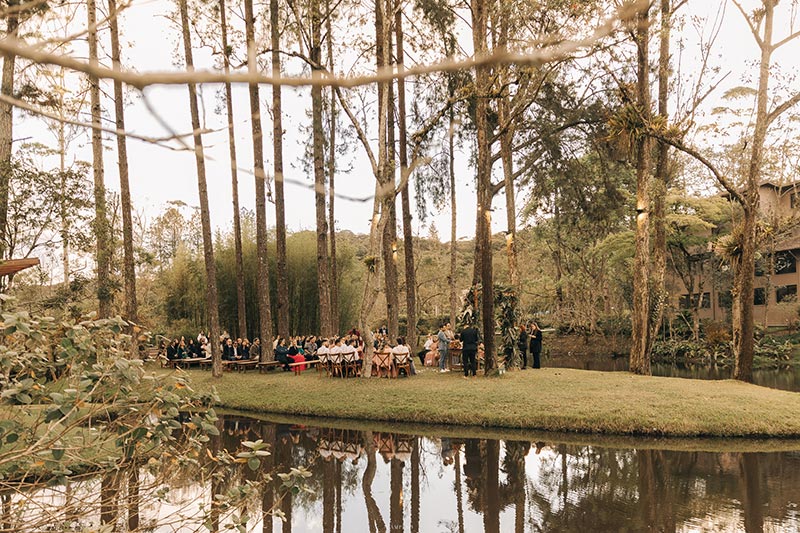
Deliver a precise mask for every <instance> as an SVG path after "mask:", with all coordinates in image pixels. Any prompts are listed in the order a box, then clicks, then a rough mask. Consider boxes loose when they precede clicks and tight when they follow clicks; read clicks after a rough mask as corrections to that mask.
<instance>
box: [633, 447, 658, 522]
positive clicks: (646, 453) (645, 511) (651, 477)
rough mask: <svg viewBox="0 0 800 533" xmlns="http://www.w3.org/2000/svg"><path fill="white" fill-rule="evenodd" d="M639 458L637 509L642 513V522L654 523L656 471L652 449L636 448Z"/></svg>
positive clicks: (656, 503) (655, 512) (655, 511)
mask: <svg viewBox="0 0 800 533" xmlns="http://www.w3.org/2000/svg"><path fill="white" fill-rule="evenodd" d="M636 456H637V459H638V460H639V510H640V511H641V513H642V524H650V525H651V527H652V526H653V525H655V524H656V523H657V522H656V514H657V513H658V511H657V509H656V506H657V505H659V502H658V501H657V499H656V479H655V477H656V473H655V471H654V465H653V450H638V451H637V452H636Z"/></svg>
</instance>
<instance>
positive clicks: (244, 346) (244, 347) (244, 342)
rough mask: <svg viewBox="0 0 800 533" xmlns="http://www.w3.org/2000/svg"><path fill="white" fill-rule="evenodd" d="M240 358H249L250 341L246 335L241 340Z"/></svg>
mask: <svg viewBox="0 0 800 533" xmlns="http://www.w3.org/2000/svg"><path fill="white" fill-rule="evenodd" d="M242 359H250V341H249V340H247V338H246V337H245V338H244V339H243V340H242Z"/></svg>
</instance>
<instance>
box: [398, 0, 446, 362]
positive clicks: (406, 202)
mask: <svg viewBox="0 0 800 533" xmlns="http://www.w3.org/2000/svg"><path fill="white" fill-rule="evenodd" d="M400 5H401V4H400V0H397V2H396V5H395V15H394V31H395V39H396V40H397V64H398V71H400V72H402V70H403V68H404V67H403V61H404V60H405V56H404V53H403V13H402V10H401V9H400ZM397 106H398V110H397V119H398V124H397V126H398V129H399V134H400V139H399V140H400V144H399V146H398V149H399V150H398V151H399V157H400V178H401V180H402V184H403V188H402V189H401V190H400V201H401V205H402V210H403V257H404V259H405V270H406V342H408V345H409V346H410V348H411V352H412V353H415V352H416V351H417V272H416V270H415V268H414V231H413V228H412V226H411V221H412V217H411V194H410V192H409V186H408V183H409V181H410V177H411V176H410V172H409V170H408V139H407V131H406V83H405V80H404V79H403V78H398V79H397ZM451 324H453V327H455V321H451Z"/></svg>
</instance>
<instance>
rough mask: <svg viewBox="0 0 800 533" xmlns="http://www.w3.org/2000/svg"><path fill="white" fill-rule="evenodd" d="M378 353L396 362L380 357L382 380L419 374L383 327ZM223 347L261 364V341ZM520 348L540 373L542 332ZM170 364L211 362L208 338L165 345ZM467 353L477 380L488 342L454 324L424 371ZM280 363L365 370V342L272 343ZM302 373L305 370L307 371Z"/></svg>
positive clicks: (436, 342) (427, 356) (468, 372)
mask: <svg viewBox="0 0 800 533" xmlns="http://www.w3.org/2000/svg"><path fill="white" fill-rule="evenodd" d="M373 339H374V341H373V348H374V352H375V353H376V354H384V355H385V354H391V357H388V358H387V357H376V358H374V359H373V362H374V363H375V364H376V365H378V373H379V375H380V374H381V373H382V372H383V370H384V368H383V367H384V366H390V367H391V366H393V365H392V364H391V363H392V362H398V361H400V362H405V360H406V359H408V360H409V366H410V374H411V375H414V374H416V372H417V371H416V366H415V365H414V361H413V358H412V357H411V351H410V348H409V346H408V344H407V343H406V341H405V338H404V337H397V338H396V339H391V338H390V337H389V334H388V331H387V328H386V326H385V325H384V326H381V327H380V328H379V329H378V330H377V331H376V332H375V333H374V334H373ZM219 342H220V346H221V349H222V360H223V361H243V360H244V361H246V360H255V361H258V360H260V359H261V353H262V347H261V342H260V340H259V339H257V338H256V339H254V340H253V342H252V343H251V342H250V341H249V340H248V339H247V338H241V337H240V338H236V339H233V338H232V337H231V336H230V335H229V334H228V332H227V331H225V332H223V333H222V335H220V340H219ZM517 347H518V349H519V352H520V355H521V357H522V365H521V368H522V369H523V370H525V369H527V368H540V367H541V361H540V356H541V353H542V330H541V329H539V326H538V325H537V324H536V323H535V322H531V323H529V324H523V325H521V326H520V330H519V335H518V337H517ZM162 348H163V349H164V353H165V355H166V357H167V359H169V360H177V359H190V358H200V359H207V358H210V357H211V346H210V342H209V339H208V337H207V336H206V335H205V333H204V332H202V331H201V332H200V333H199V334H198V335H197V338H196V339H192V338H190V339H189V340H188V341H187V340H186V338H185V337H183V336H182V337H180V338H179V339H178V338H176V339H173V340H172V341H171V342H170V343H169V344H167V345H166V346H162ZM456 349H458V350H460V351H461V363H462V368H463V371H464V377H465V378H468V377H475V376H476V374H477V367H478V361H480V360H481V359H482V358H483V343H482V342H481V338H480V333H479V331H478V329H477V328H476V327H475V326H472V325H469V326H467V327H465V328H464V329H463V330H462V331H461V332H460V334H456V333H455V332H454V331H453V328H452V326H451V324H450V323H449V322H447V323H444V324H442V325H441V327H440V328H439V331H438V332H437V333H436V334H430V335H428V337H427V339H426V340H425V344H424V347H423V348H422V349H421V350H420V351H419V352H418V353H417V356H418V357H419V360H420V363H421V364H422V365H423V366H434V365H437V364H438V368H439V372H449V371H450V370H449V368H448V366H449V360H450V351H451V350H456ZM272 350H273V354H274V356H275V360H276V361H278V362H279V363H280V364H281V365H282V367H283V368H284V369H285V370H289V369H290V366H289V365H291V364H293V363H304V362H306V361H313V360H320V361H322V362H328V361H332V362H341V361H345V362H352V361H354V362H356V364H357V365H358V366H359V367H360V366H361V365H362V363H361V362H362V361H363V357H364V352H365V350H364V339H363V338H362V336H361V333H360V332H359V331H358V330H357V329H355V328H354V329H352V330H350V331H349V332H348V333H347V334H346V335H343V336H334V337H329V338H323V337H318V336H315V335H310V336H295V337H281V336H277V337H275V339H274V341H273V343H272ZM302 369H305V367H303V368H302Z"/></svg>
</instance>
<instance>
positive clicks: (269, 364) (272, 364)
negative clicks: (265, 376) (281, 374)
mask: <svg viewBox="0 0 800 533" xmlns="http://www.w3.org/2000/svg"><path fill="white" fill-rule="evenodd" d="M256 366H257V367H258V372H259V374H261V373H266V372H267V371H269V370H271V369H273V368H280V367H282V366H283V364H281V363H280V362H279V361H264V362H262V363H258V364H257V365H256Z"/></svg>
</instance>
